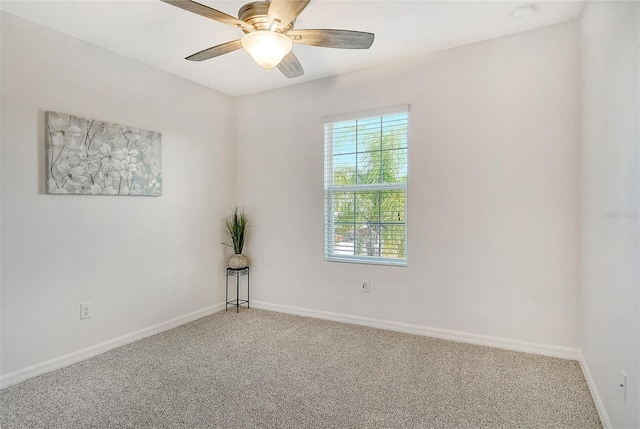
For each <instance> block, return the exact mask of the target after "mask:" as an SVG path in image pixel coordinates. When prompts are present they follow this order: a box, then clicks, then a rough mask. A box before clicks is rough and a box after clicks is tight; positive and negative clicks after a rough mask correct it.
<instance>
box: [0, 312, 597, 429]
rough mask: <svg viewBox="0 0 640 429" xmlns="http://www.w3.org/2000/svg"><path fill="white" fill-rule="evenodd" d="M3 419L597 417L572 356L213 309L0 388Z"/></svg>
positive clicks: (537, 421) (301, 423) (429, 422)
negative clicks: (187, 321) (115, 347)
mask: <svg viewBox="0 0 640 429" xmlns="http://www.w3.org/2000/svg"><path fill="white" fill-rule="evenodd" d="M0 407H1V409H0V413H1V417H0V423H1V427H2V428H3V429H19V428H20V429H22V428H296V429H301V428H406V429H426V428H455V429H462V428H545V429H548V428H580V429H589V428H601V427H602V426H601V423H600V420H599V418H598V414H597V412H596V408H595V405H594V403H593V400H592V398H591V395H590V394H589V389H588V387H587V384H586V382H585V379H584V376H583V375H582V372H581V371H580V367H579V365H578V363H577V362H575V361H568V360H562V359H555V358H549V357H543V356H537V355H532V354H526V353H519V352H512V351H506V350H500V349H494V348H489V347H481V346H474V345H468V344H462V343H455V342H451V341H444V340H439V339H434V338H428V337H421V336H415V335H408V334H402V333H397V332H390V331H384V330H379V329H373V328H367V327H361V326H354V325H348V324H343V323H335V322H329V321H324V320H318V319H312V318H306V317H299V316H293V315H286V314H280V313H274V312H269V311H262V310H256V309H250V310H247V309H243V311H241V312H240V313H239V314H236V313H235V311H234V312H232V311H231V310H230V311H229V312H226V313H225V312H221V313H217V314H214V315H212V316H208V317H205V318H202V319H199V320H196V321H194V322H191V323H189V324H186V325H183V326H180V327H178V328H176V329H172V330H170V331H166V332H163V333H161V334H158V335H154V336H152V337H148V338H145V339H143V340H140V341H138V342H136V343H132V344H129V345H126V346H123V347H120V348H118V349H115V350H112V351H109V352H107V353H104V354H102V355H99V356H96V357H94V358H91V359H88V360H85V361H82V362H79V363H77V364H74V365H71V366H69V367H66V368H62V369H59V370H57V371H53V372H50V373H47V374H44V375H41V376H39V377H36V378H33V379H30V380H27V381H25V382H23V383H20V384H18V385H15V386H11V387H8V388H5V389H3V390H1V391H0Z"/></svg>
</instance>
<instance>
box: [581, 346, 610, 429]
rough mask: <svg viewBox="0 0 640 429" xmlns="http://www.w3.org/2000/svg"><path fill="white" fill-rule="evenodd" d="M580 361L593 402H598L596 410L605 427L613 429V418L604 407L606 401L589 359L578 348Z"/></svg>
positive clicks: (605, 428)
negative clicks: (599, 388)
mask: <svg viewBox="0 0 640 429" xmlns="http://www.w3.org/2000/svg"><path fill="white" fill-rule="evenodd" d="M578 354H579V359H578V362H580V368H581V369H582V373H583V374H584V378H585V379H586V380H587V385H588V386H589V391H590V392H591V397H592V398H593V402H594V403H595V404H596V410H598V415H599V416H600V421H601V422H602V427H603V428H604V429H613V426H612V425H611V420H609V415H608V414H607V409H606V408H605V407H604V402H603V401H602V398H601V397H600V394H599V393H598V388H597V387H596V382H595V380H594V379H593V376H592V375H591V371H590V370H589V365H588V364H587V360H586V359H585V357H584V355H583V354H582V351H581V350H578Z"/></svg>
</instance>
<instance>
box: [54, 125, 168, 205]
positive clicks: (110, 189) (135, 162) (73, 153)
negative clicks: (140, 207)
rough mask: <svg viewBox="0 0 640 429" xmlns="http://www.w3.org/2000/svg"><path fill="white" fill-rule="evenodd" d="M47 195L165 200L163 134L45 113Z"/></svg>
mask: <svg viewBox="0 0 640 429" xmlns="http://www.w3.org/2000/svg"><path fill="white" fill-rule="evenodd" d="M45 127H46V130H45V134H46V150H47V163H46V164H47V193H49V194H92V195H151V196H159V195H162V172H161V164H160V160H161V156H160V146H161V134H160V133H157V132H155V131H147V130H141V129H138V128H133V127H128V126H126V125H118V124H113V123H110V122H104V121H98V120H94V119H85V118H80V117H77V116H72V115H66V114H63V113H56V112H46V113H45Z"/></svg>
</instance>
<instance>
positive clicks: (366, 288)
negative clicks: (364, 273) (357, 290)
mask: <svg viewBox="0 0 640 429" xmlns="http://www.w3.org/2000/svg"><path fill="white" fill-rule="evenodd" d="M360 286H361V290H362V292H366V293H369V292H371V282H369V280H362V282H361V283H360Z"/></svg>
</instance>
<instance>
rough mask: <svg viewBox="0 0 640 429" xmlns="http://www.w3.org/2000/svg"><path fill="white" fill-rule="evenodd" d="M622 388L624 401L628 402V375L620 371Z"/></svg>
mask: <svg viewBox="0 0 640 429" xmlns="http://www.w3.org/2000/svg"><path fill="white" fill-rule="evenodd" d="M620 388H621V389H622V399H623V400H624V402H627V374H626V373H625V372H624V370H622V369H621V370H620Z"/></svg>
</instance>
